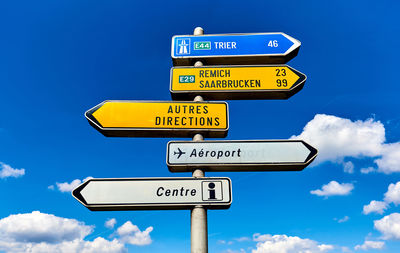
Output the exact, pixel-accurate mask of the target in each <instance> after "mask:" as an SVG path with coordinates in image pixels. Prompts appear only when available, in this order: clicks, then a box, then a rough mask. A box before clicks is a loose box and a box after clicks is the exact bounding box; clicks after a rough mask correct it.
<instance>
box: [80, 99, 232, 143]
mask: <svg viewBox="0 0 400 253" xmlns="http://www.w3.org/2000/svg"><path fill="white" fill-rule="evenodd" d="M85 116H86V118H87V120H88V121H89V123H90V124H91V125H92V126H93V127H94V128H96V129H97V130H98V131H100V132H101V133H102V134H103V135H105V136H108V137H192V136H193V134H195V133H202V134H203V135H204V136H206V137H218V138H220V137H225V136H226V135H227V132H228V128H229V126H228V125H229V123H228V104H227V103H225V102H169V101H118V100H117V101H104V102H103V103H101V104H99V105H97V106H95V107H93V108H92V109H90V110H88V111H87V112H86V113H85Z"/></svg>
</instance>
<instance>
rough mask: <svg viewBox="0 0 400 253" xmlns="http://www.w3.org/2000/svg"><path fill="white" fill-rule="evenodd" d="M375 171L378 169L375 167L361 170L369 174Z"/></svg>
mask: <svg viewBox="0 0 400 253" xmlns="http://www.w3.org/2000/svg"><path fill="white" fill-rule="evenodd" d="M375 171H376V169H375V168H374V167H367V168H362V169H361V170H360V172H361V173H362V174H369V173H372V172H375Z"/></svg>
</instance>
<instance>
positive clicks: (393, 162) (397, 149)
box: [375, 142, 400, 174]
mask: <svg viewBox="0 0 400 253" xmlns="http://www.w3.org/2000/svg"><path fill="white" fill-rule="evenodd" d="M375 163H376V164H377V165H378V171H379V172H383V173H385V174H390V173H393V172H400V143H399V142H397V143H392V144H386V145H384V146H383V153H382V158H380V159H377V160H375Z"/></svg>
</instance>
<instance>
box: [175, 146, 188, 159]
mask: <svg viewBox="0 0 400 253" xmlns="http://www.w3.org/2000/svg"><path fill="white" fill-rule="evenodd" d="M183 154H186V152H183V151H182V150H181V149H180V148H178V151H175V152H174V155H178V157H177V158H176V159H179V157H181V155H183Z"/></svg>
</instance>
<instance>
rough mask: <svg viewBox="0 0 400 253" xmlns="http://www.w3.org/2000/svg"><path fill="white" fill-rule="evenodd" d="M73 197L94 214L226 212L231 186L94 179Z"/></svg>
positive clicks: (216, 181) (214, 180) (211, 181)
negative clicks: (202, 209) (200, 208)
mask: <svg viewBox="0 0 400 253" xmlns="http://www.w3.org/2000/svg"><path fill="white" fill-rule="evenodd" d="M72 195H73V196H74V197H75V198H76V199H77V200H78V201H79V202H81V203H82V204H83V205H84V206H86V207H87V208H89V209H90V210H92V211H107V210H110V211H112V210H113V211H118V210H164V209H190V208H193V207H194V206H196V205H202V206H206V207H207V208H209V209H227V208H229V207H230V205H231V203H232V186H231V180H230V179H229V178H226V177H223V178H219V177H209V178H191V177H189V178H115V179H98V178H97V179H95V178H93V179H89V180H88V181H86V182H85V183H83V184H81V185H80V186H78V187H77V188H76V189H74V190H73V191H72Z"/></svg>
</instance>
